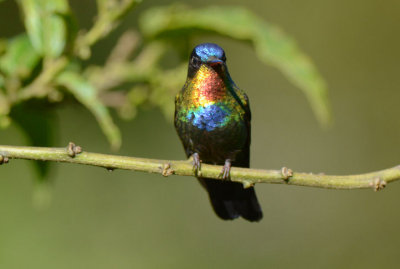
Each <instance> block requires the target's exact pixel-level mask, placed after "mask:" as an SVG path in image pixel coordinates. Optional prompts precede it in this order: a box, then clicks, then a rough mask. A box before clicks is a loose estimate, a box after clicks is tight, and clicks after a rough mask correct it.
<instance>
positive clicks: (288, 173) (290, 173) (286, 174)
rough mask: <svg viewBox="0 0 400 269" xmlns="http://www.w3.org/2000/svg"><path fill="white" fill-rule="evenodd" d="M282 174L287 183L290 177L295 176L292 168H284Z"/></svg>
mask: <svg viewBox="0 0 400 269" xmlns="http://www.w3.org/2000/svg"><path fill="white" fill-rule="evenodd" d="M281 173H282V178H283V180H285V181H288V180H289V178H290V177H292V176H293V171H292V169H290V168H287V167H282V169H281Z"/></svg>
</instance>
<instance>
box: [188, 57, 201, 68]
mask: <svg viewBox="0 0 400 269" xmlns="http://www.w3.org/2000/svg"><path fill="white" fill-rule="evenodd" d="M190 63H191V64H192V65H193V66H199V65H200V59H199V58H198V57H196V56H193V57H192V58H191V59H190Z"/></svg>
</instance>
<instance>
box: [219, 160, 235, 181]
mask: <svg viewBox="0 0 400 269" xmlns="http://www.w3.org/2000/svg"><path fill="white" fill-rule="evenodd" d="M231 166H232V164H231V160H230V159H226V160H225V164H224V167H223V168H222V170H221V173H219V177H221V178H222V179H229V178H230V172H231Z"/></svg>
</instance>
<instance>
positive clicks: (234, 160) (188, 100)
mask: <svg viewBox="0 0 400 269" xmlns="http://www.w3.org/2000/svg"><path fill="white" fill-rule="evenodd" d="M250 120H251V113H250V107H249V100H248V98H247V96H246V94H245V93H244V91H242V90H240V89H239V88H238V87H237V86H236V85H235V83H234V82H233V80H232V78H231V77H230V75H229V72H228V69H227V66H226V57H225V52H224V50H223V49H222V48H221V47H220V46H218V45H217V44H213V43H204V44H200V45H198V46H196V47H195V48H194V49H193V51H192V53H191V55H190V61H189V68H188V75H187V80H186V83H185V85H184V86H183V88H182V90H181V91H180V92H179V93H178V94H177V96H176V99H175V128H176V130H177V132H178V135H179V137H180V139H181V141H182V143H183V146H184V148H185V151H186V155H187V157H192V158H193V165H194V168H195V169H196V171H198V169H199V168H200V162H203V163H207V164H216V165H224V168H223V169H222V171H221V176H222V178H223V179H225V180H215V179H208V178H201V177H199V180H200V182H201V183H202V185H203V186H204V187H205V188H206V189H207V191H208V194H209V196H210V200H211V204H212V206H213V209H214V211H215V213H216V214H217V215H218V216H219V217H220V218H222V219H224V220H232V219H235V218H238V217H239V216H242V217H243V218H245V219H247V220H249V221H259V220H260V219H261V218H262V211H261V208H260V205H259V203H258V201H257V197H256V194H255V192H254V188H253V187H250V188H246V189H245V188H243V185H242V184H241V183H237V182H232V181H229V172H230V168H231V166H238V167H249V157H250Z"/></svg>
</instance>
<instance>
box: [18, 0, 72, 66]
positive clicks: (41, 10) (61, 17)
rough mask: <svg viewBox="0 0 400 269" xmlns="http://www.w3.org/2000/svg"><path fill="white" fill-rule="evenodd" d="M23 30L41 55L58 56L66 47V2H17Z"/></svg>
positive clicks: (45, 0)
mask: <svg viewBox="0 0 400 269" xmlns="http://www.w3.org/2000/svg"><path fill="white" fill-rule="evenodd" d="M18 3H19V5H20V7H21V9H22V11H23V14H24V23H25V28H26V30H27V32H28V35H29V38H30V39H31V42H32V44H33V47H34V48H35V49H36V50H37V52H38V53H39V54H41V55H45V56H48V57H51V58H55V57H58V56H60V55H61V54H62V53H63V51H64V49H65V46H66V42H67V38H68V37H67V35H68V29H67V25H68V22H67V21H66V18H67V17H68V16H69V12H70V10H69V5H68V1H67V0H19V1H18Z"/></svg>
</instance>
